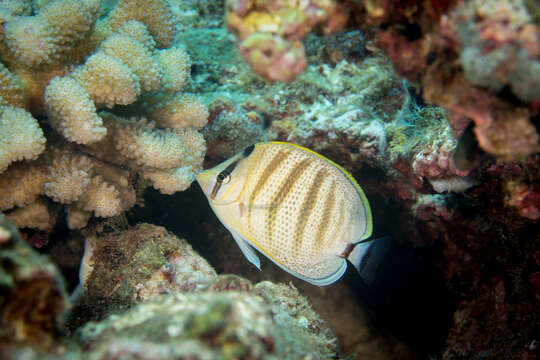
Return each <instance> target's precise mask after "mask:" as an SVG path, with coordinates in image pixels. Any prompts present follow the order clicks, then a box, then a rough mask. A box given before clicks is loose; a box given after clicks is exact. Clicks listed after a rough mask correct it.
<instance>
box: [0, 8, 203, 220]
mask: <svg viewBox="0 0 540 360" xmlns="http://www.w3.org/2000/svg"><path fill="white" fill-rule="evenodd" d="M25 4H27V6H26V7H23V8H19V7H17V6H13V4H11V3H10V2H2V3H1V4H0V16H1V17H2V20H3V21H4V22H5V24H4V27H5V32H4V33H3V34H2V37H0V40H1V41H0V47H1V48H2V52H1V54H2V55H1V60H2V62H1V63H0V141H1V145H0V173H1V174H2V178H1V181H0V195H1V196H0V198H1V204H0V205H1V206H0V208H1V210H3V211H6V210H11V209H13V208H14V207H18V208H21V207H24V206H29V205H31V203H32V202H34V201H36V200H37V197H38V196H39V195H45V196H47V197H49V198H50V199H52V200H53V201H55V202H59V203H62V204H65V205H67V206H66V207H65V210H66V214H67V224H68V226H69V227H70V228H81V227H84V226H85V225H86V222H87V221H88V219H89V218H90V217H91V214H92V213H93V214H94V215H95V216H98V217H111V216H115V215H118V214H120V213H122V212H123V211H125V210H126V209H128V208H130V207H131V206H133V205H134V204H135V202H136V192H135V188H136V186H135V185H136V181H141V180H137V179H141V178H144V179H148V180H149V181H150V182H151V183H153V185H154V187H155V188H157V189H159V190H161V191H162V192H163V193H167V194H172V193H174V192H176V191H182V190H185V189H186V188H187V187H189V185H190V184H191V182H192V181H193V179H194V175H193V173H194V171H196V170H197V169H198V168H200V167H201V164H202V160H203V158H204V154H205V151H206V146H205V141H204V139H203V137H202V135H201V134H199V132H198V130H200V129H201V128H202V127H203V126H204V125H205V124H206V121H207V117H208V111H207V109H206V107H205V106H204V105H203V104H202V103H201V102H200V101H199V100H198V99H197V98H196V97H195V96H193V95H190V94H184V93H182V89H183V88H184V86H185V84H186V82H187V80H188V75H189V70H190V62H189V57H188V56H187V54H186V53H185V51H184V50H182V49H180V48H177V47H172V46H171V44H172V40H173V36H174V22H175V19H174V16H173V14H172V12H171V10H170V8H169V5H168V3H167V2H165V1H164V0H144V1H134V0H120V1H119V2H117V3H116V4H115V5H114V6H113V7H112V9H110V10H109V11H108V12H107V13H105V14H103V15H104V16H103V17H102V18H99V19H97V17H98V13H99V5H100V1H98V0H85V1H74V0H53V1H48V2H46V3H43V4H40V5H37V4H31V3H30V2H25ZM104 109H108V110H107V111H105V110H104ZM38 118H39V119H40V122H38V121H37V120H36V119H38ZM40 125H41V126H40ZM58 134H60V135H61V136H59V135H58ZM40 155H41V157H40V159H39V160H38V162H36V163H31V162H29V161H28V160H35V159H37V158H38V156H40ZM21 160H25V161H24V162H22V163H18V164H14V165H11V166H10V164H11V163H12V162H15V161H21ZM8 167H9V168H8ZM31 173H32V174H33V176H31V175H30V174H31ZM137 174H138V175H139V176H137ZM138 188H140V187H138ZM42 205H43V203H42ZM36 206H37V205H36ZM39 208H41V209H43V206H40V207H39ZM19 210H20V209H15V210H13V211H17V218H18V219H19V221H20V222H19V223H20V224H25V226H30V227H33V225H32V222H31V221H22V217H23V214H26V213H27V212H24V211H19ZM28 213H29V212H28ZM34 227H38V228H43V224H42V223H41V224H40V223H37V222H36V224H35V226H34Z"/></svg>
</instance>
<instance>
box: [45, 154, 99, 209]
mask: <svg viewBox="0 0 540 360" xmlns="http://www.w3.org/2000/svg"><path fill="white" fill-rule="evenodd" d="M48 170H49V174H48V181H47V182H46V183H45V184H43V192H44V194H45V195H47V196H48V197H50V198H52V199H53V200H54V201H57V202H60V203H63V204H69V203H71V202H73V201H75V200H77V199H79V198H80V197H81V195H82V194H83V193H84V192H85V191H86V190H87V189H88V186H89V184H90V179H91V177H92V175H93V163H92V161H91V160H90V158H88V157H87V156H84V155H82V154H77V153H73V152H71V151H67V150H64V151H57V152H56V154H55V155H54V156H53V161H52V163H51V165H49V167H48Z"/></svg>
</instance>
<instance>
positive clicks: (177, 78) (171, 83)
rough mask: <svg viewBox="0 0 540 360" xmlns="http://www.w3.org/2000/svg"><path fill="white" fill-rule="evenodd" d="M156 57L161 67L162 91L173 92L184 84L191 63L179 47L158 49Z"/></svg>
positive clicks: (180, 88)
mask: <svg viewBox="0 0 540 360" xmlns="http://www.w3.org/2000/svg"><path fill="white" fill-rule="evenodd" d="M156 59H157V61H158V63H159V67H160V68H161V79H162V88H161V91H162V92H168V93H175V92H178V91H180V90H182V88H183V87H184V86H185V84H186V80H187V77H188V75H189V69H190V67H191V63H190V61H189V56H188V55H187V54H186V52H185V51H184V50H182V49H179V48H175V47H173V48H170V49H164V50H159V51H158V52H157V54H156Z"/></svg>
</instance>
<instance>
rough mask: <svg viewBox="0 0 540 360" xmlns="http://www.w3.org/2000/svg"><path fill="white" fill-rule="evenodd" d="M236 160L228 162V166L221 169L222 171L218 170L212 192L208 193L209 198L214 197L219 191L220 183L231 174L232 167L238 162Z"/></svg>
mask: <svg viewBox="0 0 540 360" xmlns="http://www.w3.org/2000/svg"><path fill="white" fill-rule="evenodd" d="M238 161H239V160H236V161H235V162H233V163H232V164H230V165H229V166H227V167H226V168H225V170H223V171H222V172H220V173H219V174H218V175H217V176H216V183H215V184H214V188H213V189H212V193H211V194H210V198H211V199H214V198H215V197H216V195H217V193H218V191H219V189H220V188H221V184H223V181H224V180H225V179H226V178H227V177H228V176H230V175H231V173H232V172H233V170H234V168H235V167H236V165H237V164H238Z"/></svg>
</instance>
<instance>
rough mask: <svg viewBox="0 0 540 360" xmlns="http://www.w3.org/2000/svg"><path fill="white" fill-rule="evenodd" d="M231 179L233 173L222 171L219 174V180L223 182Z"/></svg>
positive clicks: (225, 182) (226, 182)
mask: <svg viewBox="0 0 540 360" xmlns="http://www.w3.org/2000/svg"><path fill="white" fill-rule="evenodd" d="M230 181H231V175H230V174H228V173H226V172H225V171H222V172H220V173H219V174H218V176H217V182H219V183H222V184H228V183H229V182H230Z"/></svg>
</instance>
